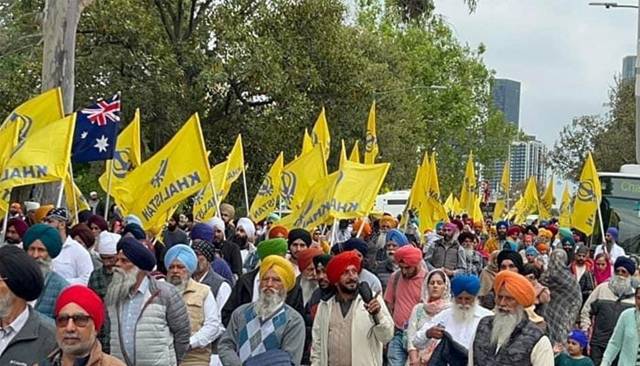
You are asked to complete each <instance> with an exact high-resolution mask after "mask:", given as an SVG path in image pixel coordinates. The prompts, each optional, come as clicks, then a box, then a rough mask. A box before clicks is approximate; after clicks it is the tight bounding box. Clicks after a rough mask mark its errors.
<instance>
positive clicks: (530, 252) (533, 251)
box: [524, 245, 540, 257]
mask: <svg viewBox="0 0 640 366" xmlns="http://www.w3.org/2000/svg"><path fill="white" fill-rule="evenodd" d="M524 252H525V254H526V255H532V256H534V257H537V256H539V255H540V252H539V251H538V249H536V248H535V247H534V246H533V245H532V246H530V247H528V248H527V249H526V250H525V251H524Z"/></svg>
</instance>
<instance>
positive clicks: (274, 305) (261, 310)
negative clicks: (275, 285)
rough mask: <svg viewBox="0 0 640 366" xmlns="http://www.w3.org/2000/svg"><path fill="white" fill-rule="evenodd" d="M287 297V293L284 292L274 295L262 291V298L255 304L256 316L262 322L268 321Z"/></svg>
mask: <svg viewBox="0 0 640 366" xmlns="http://www.w3.org/2000/svg"><path fill="white" fill-rule="evenodd" d="M285 296H286V292H284V291H283V292H282V293H279V294H274V293H272V292H266V291H263V290H260V296H259V297H258V301H256V304H255V311H256V314H257V315H258V316H259V317H260V319H262V320H265V319H268V318H269V317H270V316H271V315H273V313H275V311H276V310H278V309H280V307H281V306H282V304H284V299H285Z"/></svg>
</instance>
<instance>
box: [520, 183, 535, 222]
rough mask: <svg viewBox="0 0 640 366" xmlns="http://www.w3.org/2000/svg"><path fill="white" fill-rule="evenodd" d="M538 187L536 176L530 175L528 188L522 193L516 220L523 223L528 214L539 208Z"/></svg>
mask: <svg viewBox="0 0 640 366" xmlns="http://www.w3.org/2000/svg"><path fill="white" fill-rule="evenodd" d="M538 205H539V204H538V188H537V187H536V177H534V176H531V177H529V181H528V182H527V188H525V190H524V194H523V195H522V203H521V204H520V206H519V207H518V210H517V211H516V219H515V222H516V223H518V224H522V223H524V222H525V221H526V219H527V216H528V215H531V214H533V213H535V212H536V211H537V210H538Z"/></svg>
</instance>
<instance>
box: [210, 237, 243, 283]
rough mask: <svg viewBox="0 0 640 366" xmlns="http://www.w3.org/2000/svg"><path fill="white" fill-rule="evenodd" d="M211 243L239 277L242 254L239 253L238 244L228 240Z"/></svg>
mask: <svg viewBox="0 0 640 366" xmlns="http://www.w3.org/2000/svg"><path fill="white" fill-rule="evenodd" d="M213 244H214V245H215V247H216V250H217V251H219V252H220V256H221V257H222V259H224V260H225V261H227V264H229V267H230V268H231V272H233V274H235V275H237V276H238V277H240V275H242V254H241V253H240V247H238V244H236V243H233V242H230V241H223V242H222V243H213Z"/></svg>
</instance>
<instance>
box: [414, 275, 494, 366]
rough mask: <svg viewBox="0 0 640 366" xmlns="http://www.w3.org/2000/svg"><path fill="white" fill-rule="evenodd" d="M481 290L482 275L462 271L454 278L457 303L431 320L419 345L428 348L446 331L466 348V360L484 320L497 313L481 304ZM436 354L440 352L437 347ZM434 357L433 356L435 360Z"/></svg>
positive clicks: (418, 335) (422, 331)
mask: <svg viewBox="0 0 640 366" xmlns="http://www.w3.org/2000/svg"><path fill="white" fill-rule="evenodd" d="M479 291H480V278H478V276H476V275H473V274H464V273H461V274H458V275H455V276H454V277H453V278H452V279H451V293H452V295H453V304H452V306H450V307H449V308H447V309H445V310H443V311H441V312H440V313H438V314H437V315H436V316H434V317H433V318H431V319H430V320H428V321H427V322H426V323H425V324H424V325H423V326H422V328H421V329H420V330H419V331H418V332H417V333H416V336H415V337H414V338H413V340H412V341H413V344H414V345H415V346H416V347H417V348H420V349H421V348H425V347H426V346H427V344H428V342H429V340H431V339H442V338H443V337H444V335H445V332H446V333H448V335H449V337H451V339H452V340H453V341H455V342H456V343H458V344H459V345H461V346H462V347H464V350H465V352H463V353H464V355H463V356H464V360H466V359H467V354H466V353H467V352H468V351H469V348H471V342H472V340H473V335H474V334H475V333H476V328H477V327H478V323H480V319H482V318H484V317H485V316H489V315H492V314H493V313H492V312H491V311H489V310H487V309H485V308H483V307H481V306H479V305H478V302H477V300H476V299H477V295H478V292H479ZM433 353H434V354H438V352H437V351H435V350H434V352H433ZM433 361H434V360H433V359H431V362H433Z"/></svg>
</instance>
